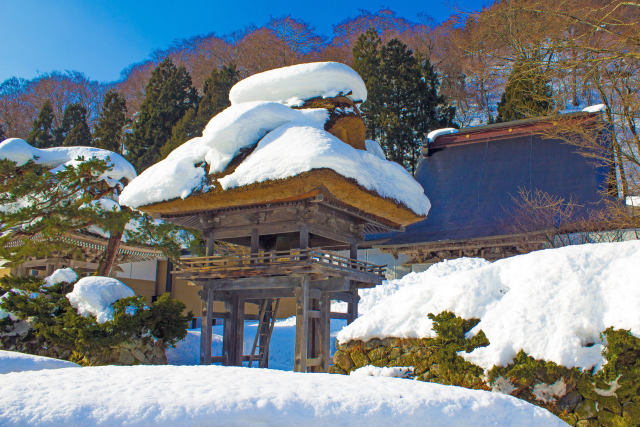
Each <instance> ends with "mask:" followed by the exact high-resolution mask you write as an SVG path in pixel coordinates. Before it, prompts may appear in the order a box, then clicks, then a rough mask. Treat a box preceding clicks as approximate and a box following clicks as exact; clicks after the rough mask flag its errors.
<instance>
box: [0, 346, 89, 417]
mask: <svg viewBox="0 0 640 427" xmlns="http://www.w3.org/2000/svg"><path fill="white" fill-rule="evenodd" d="M78 367H79V365H76V364H75V363H73V362H69V361H67V360H59V359H53V358H51V357H42V356H34V355H33V354H25V353H18V352H16V351H5V350H0V374H8V373H10V372H23V371H40V370H42V369H60V368H78ZM4 381H5V380H4V379H2V380H0V383H2V385H3V387H4ZM2 389H3V388H0V394H1V393H2ZM0 399H1V397H0ZM1 412H2V410H1V409H0V413H1Z"/></svg>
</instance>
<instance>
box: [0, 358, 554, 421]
mask: <svg viewBox="0 0 640 427" xmlns="http://www.w3.org/2000/svg"><path fill="white" fill-rule="evenodd" d="M0 383H1V384H2V387H0V425H3V426H15V425H37V426H47V425H48V426H54V425H55V426H58V425H83V426H85V425H125V424H126V425H132V426H148V425H154V426H175V425H216V426H248V425H249V426H253V425H259V426H271V425H273V426H283V425H285V426H302V425H304V426H327V425H333V426H343V425H344V426H348V425H349V426H351V425H368V426H388V425H391V424H396V425H405V426H424V425H426V424H429V425H440V426H469V425H478V426H488V425H499V426H518V427H523V426H560V425H565V424H564V423H563V422H562V421H561V420H560V419H558V418H556V417H554V416H553V415H552V414H551V413H549V412H547V411H546V410H544V409H542V408H539V407H536V406H533V405H531V404H529V403H527V402H525V401H523V400H519V399H516V398H514V397H511V396H506V395H503V394H499V393H491V392H487V391H479V390H468V389H464V388H460V387H453V386H444V385H439V384H432V383H425V382H419V381H414V380H406V379H399V378H383V377H370V376H354V377H350V376H343V375H331V374H299V373H292V372H282V371H275V370H266V369H247V368H233V367H221V366H133V367H124V366H103V367H91V368H80V369H54V370H48V371H41V372H18V373H10V374H4V375H0Z"/></svg>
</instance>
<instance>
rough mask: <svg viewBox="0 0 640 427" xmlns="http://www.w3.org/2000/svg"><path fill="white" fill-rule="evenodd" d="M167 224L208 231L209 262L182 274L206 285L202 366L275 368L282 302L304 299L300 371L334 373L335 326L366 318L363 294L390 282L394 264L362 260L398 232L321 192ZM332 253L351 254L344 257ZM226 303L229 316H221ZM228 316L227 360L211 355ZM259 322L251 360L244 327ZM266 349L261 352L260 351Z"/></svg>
mask: <svg viewBox="0 0 640 427" xmlns="http://www.w3.org/2000/svg"><path fill="white" fill-rule="evenodd" d="M163 219H165V220H169V221H171V222H173V223H176V224H180V225H183V226H187V227H196V228H199V229H201V230H202V231H203V233H204V235H205V236H206V241H207V256H204V257H189V258H183V259H181V260H180V262H178V263H176V267H175V270H174V271H173V274H174V276H175V277H177V278H181V279H187V280H190V281H193V282H195V283H197V284H199V285H200V286H201V287H202V290H201V292H200V295H201V298H202V334H201V347H200V360H201V363H202V364H210V363H212V362H221V363H223V364H226V365H237V366H240V365H242V364H243V362H247V361H248V362H249V363H251V362H254V361H257V362H259V366H260V367H267V366H268V346H269V340H270V338H271V332H272V331H273V321H274V318H275V314H276V313H275V311H276V308H275V307H276V305H277V303H278V299H279V298H284V297H295V298H296V340H295V360H294V370H295V371H298V372H326V371H327V370H328V368H329V361H330V353H329V352H330V348H329V343H330V334H329V331H330V320H331V318H343V319H347V321H352V320H354V319H355V318H356V317H357V313H358V312H357V307H358V299H359V297H358V289H360V288H367V287H373V286H376V285H378V284H379V283H380V282H381V281H382V280H383V279H384V272H385V267H384V266H378V265H374V264H370V263H367V262H364V261H360V260H358V259H357V258H358V252H357V249H358V244H359V243H360V242H362V240H363V239H364V235H365V233H367V232H383V231H389V230H392V229H393V227H392V226H390V225H389V224H388V223H383V222H381V221H380V219H379V218H376V217H374V216H372V215H368V214H366V213H364V212H363V211H360V210H358V209H355V208H353V207H350V206H348V205H344V204H342V203H340V202H339V201H338V200H335V199H330V198H327V197H326V196H323V194H321V193H319V192H317V193H316V194H313V195H310V197H308V198H305V199H301V200H295V201H286V202H280V203H270V204H265V205H259V206H256V205H253V206H245V207H233V208H222V209H214V210H208V211H203V212H194V213H190V214H179V215H163ZM215 241H226V242H230V243H235V244H240V245H244V246H247V247H249V248H250V250H249V251H247V253H245V254H238V255H232V256H216V255H214V254H213V247H214V242H215ZM324 248H345V249H346V248H349V253H350V254H349V256H348V257H345V256H340V255H338V254H336V253H335V252H333V251H330V250H326V249H324ZM331 300H342V301H346V302H347V303H348V311H347V313H332V312H331V306H330V304H331ZM214 301H222V302H223V303H224V307H225V311H224V312H222V313H216V312H214V311H213V302H214ZM245 302H252V303H255V304H258V305H259V306H260V310H259V314H258V316H255V315H253V316H250V315H246V314H245V313H244V303H245ZM215 318H223V319H224V332H223V351H222V355H219V356H213V355H212V354H211V340H212V323H213V319H215ZM245 320H257V321H258V322H259V324H258V334H257V335H256V339H255V342H254V346H253V349H252V351H251V354H244V351H243V342H244V336H243V334H244V321H245ZM256 349H257V350H258V354H254V352H255V351H256Z"/></svg>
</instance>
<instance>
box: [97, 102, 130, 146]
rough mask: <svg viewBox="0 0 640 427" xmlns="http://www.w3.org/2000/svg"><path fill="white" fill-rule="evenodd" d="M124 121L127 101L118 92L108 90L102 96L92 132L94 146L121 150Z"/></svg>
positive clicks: (125, 121) (125, 119)
mask: <svg viewBox="0 0 640 427" xmlns="http://www.w3.org/2000/svg"><path fill="white" fill-rule="evenodd" d="M126 123H127V101H126V100H125V98H124V96H122V95H120V94H119V93H118V92H116V91H114V90H109V91H108V92H107V93H106V94H105V96H104V102H103V104H102V111H101V112H100V117H99V118H98V124H97V125H96V130H95V132H94V134H93V144H94V146H96V147H99V148H104V149H105V150H110V151H114V152H116V153H119V152H121V146H122V128H123V127H124V125H125V124H126Z"/></svg>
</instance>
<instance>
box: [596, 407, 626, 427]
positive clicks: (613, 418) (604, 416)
mask: <svg viewBox="0 0 640 427" xmlns="http://www.w3.org/2000/svg"><path fill="white" fill-rule="evenodd" d="M598 422H599V423H600V424H601V425H603V426H604V427H628V424H627V423H626V422H625V420H624V418H622V417H621V416H620V415H617V414H614V413H613V412H609V411H605V410H602V411H598Z"/></svg>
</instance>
